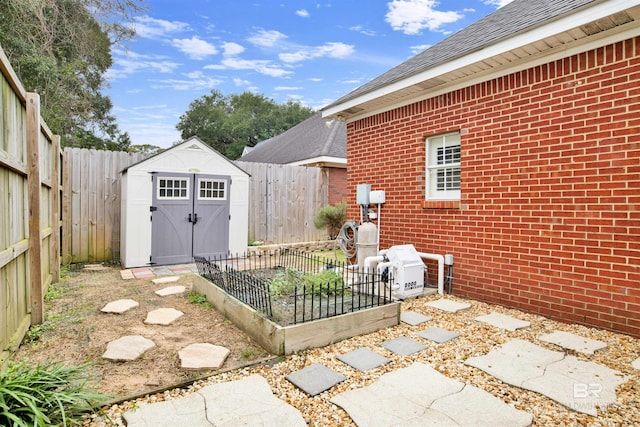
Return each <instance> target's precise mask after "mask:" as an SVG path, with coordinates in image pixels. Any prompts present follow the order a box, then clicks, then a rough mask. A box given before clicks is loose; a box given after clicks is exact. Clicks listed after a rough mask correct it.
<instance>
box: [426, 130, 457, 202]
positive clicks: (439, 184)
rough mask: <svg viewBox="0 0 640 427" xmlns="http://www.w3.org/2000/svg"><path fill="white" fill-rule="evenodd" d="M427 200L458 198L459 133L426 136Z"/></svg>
mask: <svg viewBox="0 0 640 427" xmlns="http://www.w3.org/2000/svg"><path fill="white" fill-rule="evenodd" d="M426 145H427V173H426V177H427V182H426V188H427V191H426V195H425V196H426V199H427V200H460V134H459V133H458V132H455V133H448V134H445V135H438V136H434V137H431V138H427V141H426Z"/></svg>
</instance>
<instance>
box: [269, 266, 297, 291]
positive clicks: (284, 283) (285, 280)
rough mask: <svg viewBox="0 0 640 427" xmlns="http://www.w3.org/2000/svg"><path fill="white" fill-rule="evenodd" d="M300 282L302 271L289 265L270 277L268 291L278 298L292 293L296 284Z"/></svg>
mask: <svg viewBox="0 0 640 427" xmlns="http://www.w3.org/2000/svg"><path fill="white" fill-rule="evenodd" d="M299 283H302V273H300V272H299V271H298V270H296V269H293V268H291V267H287V268H286V269H284V270H282V271H279V272H278V273H277V274H276V276H275V277H274V278H273V279H271V285H270V286H269V292H270V293H271V295H272V296H273V297H276V298H280V297H283V296H288V295H291V294H293V292H294V291H295V290H296V286H297V285H298V284H299Z"/></svg>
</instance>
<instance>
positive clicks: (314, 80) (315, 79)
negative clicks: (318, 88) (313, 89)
mask: <svg viewBox="0 0 640 427" xmlns="http://www.w3.org/2000/svg"><path fill="white" fill-rule="evenodd" d="M309 80H311V81H312V82H316V83H318V82H321V81H323V80H324V79H323V78H322V77H311V78H310V79H309Z"/></svg>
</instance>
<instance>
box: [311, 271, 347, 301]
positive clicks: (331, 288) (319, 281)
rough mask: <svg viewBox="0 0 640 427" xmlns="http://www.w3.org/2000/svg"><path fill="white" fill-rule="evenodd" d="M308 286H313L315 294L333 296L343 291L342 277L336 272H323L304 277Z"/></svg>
mask: <svg viewBox="0 0 640 427" xmlns="http://www.w3.org/2000/svg"><path fill="white" fill-rule="evenodd" d="M304 282H305V283H306V285H307V286H312V289H313V293H314V294H323V295H326V294H332V293H334V292H335V293H339V292H341V291H342V286H341V285H342V275H340V274H338V273H336V272H335V271H334V270H323V271H321V272H319V273H315V274H307V275H305V276H304Z"/></svg>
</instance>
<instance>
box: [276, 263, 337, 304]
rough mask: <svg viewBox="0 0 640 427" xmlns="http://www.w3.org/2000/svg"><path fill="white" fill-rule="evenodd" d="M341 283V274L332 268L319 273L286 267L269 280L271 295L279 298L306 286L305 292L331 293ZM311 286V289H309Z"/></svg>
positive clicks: (316, 293)
mask: <svg viewBox="0 0 640 427" xmlns="http://www.w3.org/2000/svg"><path fill="white" fill-rule="evenodd" d="M341 284H342V276H341V275H340V274H338V273H336V272H335V271H333V270H323V271H321V272H319V273H309V274H302V273H301V272H299V271H297V270H295V269H293V268H287V269H286V270H283V271H281V272H279V273H278V274H277V275H276V277H274V278H273V279H272V280H271V286H270V288H269V289H270V291H271V295H272V296H274V297H276V298H279V297H283V296H289V295H293V293H294V292H295V291H296V289H297V288H298V287H302V286H303V285H306V286H307V292H313V293H314V294H315V295H320V294H323V295H326V294H327V293H333V292H334V291H335V289H336V287H340V285H341ZM309 288H311V289H309Z"/></svg>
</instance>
